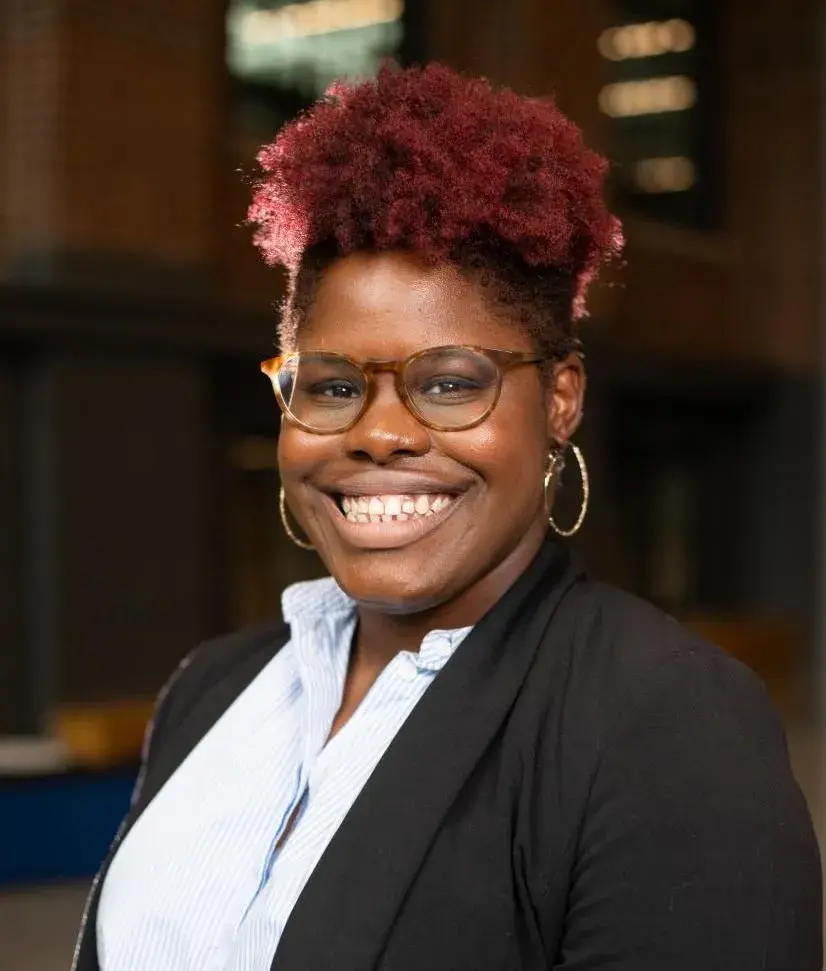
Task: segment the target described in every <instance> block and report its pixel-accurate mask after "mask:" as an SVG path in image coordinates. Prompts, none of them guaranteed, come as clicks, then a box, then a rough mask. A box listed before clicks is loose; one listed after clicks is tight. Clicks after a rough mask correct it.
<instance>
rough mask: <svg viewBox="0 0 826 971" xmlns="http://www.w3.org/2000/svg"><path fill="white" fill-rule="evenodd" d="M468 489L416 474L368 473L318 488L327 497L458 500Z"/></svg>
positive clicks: (432, 476)
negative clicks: (398, 497) (419, 496)
mask: <svg viewBox="0 0 826 971" xmlns="http://www.w3.org/2000/svg"><path fill="white" fill-rule="evenodd" d="M469 487H470V483H469V482H468V483H459V484H457V483H456V481H455V480H454V481H453V482H450V481H447V480H445V479H443V478H439V477H438V476H434V475H427V474H425V473H420V472H382V471H370V472H359V473H356V474H353V475H349V476H343V477H342V478H340V479H335V480H333V481H331V483H330V484H329V486H328V485H326V484H325V485H322V486H321V487H320V488H321V491H322V492H324V493H325V494H326V495H328V496H411V495H412V496H416V495H448V496H459V495H460V494H461V493H463V492H466V491H467V490H468V488H469ZM434 515H435V513H434ZM428 518H430V517H428Z"/></svg>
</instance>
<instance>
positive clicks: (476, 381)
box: [77, 66, 821, 971]
mask: <svg viewBox="0 0 826 971" xmlns="http://www.w3.org/2000/svg"><path fill="white" fill-rule="evenodd" d="M260 161H261V164H262V168H263V175H262V178H261V180H260V182H259V184H258V186H257V189H256V194H255V198H254V201H253V205H252V209H251V217H252V219H253V221H254V222H255V223H256V224H257V226H258V236H257V239H258V242H259V244H260V246H261V248H262V249H263V252H264V254H265V256H266V258H267V259H268V261H270V262H271V263H276V262H281V263H283V264H285V265H286V267H287V268H288V270H289V273H290V289H289V296H288V300H287V304H286V306H285V308H284V313H283V319H282V323H281V331H280V337H281V342H282V348H283V350H284V354H283V355H282V356H281V357H279V358H275V359H273V360H272V361H269V362H266V363H265V365H264V369H265V371H266V373H267V374H268V375H269V377H270V378H271V380H272V382H273V385H274V388H275V391H276V395H277V397H278V401H279V404H280V406H281V409H282V413H283V421H282V430H281V436H280V439H279V455H278V460H279V468H280V472H281V478H282V482H283V490H282V493H281V511H282V515H283V517H284V525H285V529H286V530H287V531H288V533H289V535H290V536H291V537H292V538H293V539H294V540H295V541H296V542H298V543H299V545H302V546H307V545H309V546H312V547H313V548H314V549H315V550H317V552H318V554H319V556H320V557H321V559H322V560H323V562H324V564H325V566H326V567H327V569H328V570H329V573H330V575H331V576H330V578H327V579H322V580H319V581H315V582H312V583H305V584H300V585H297V586H296V587H293V588H291V589H289V590H287V591H286V593H285V594H284V599H283V608H284V617H285V620H286V624H285V625H283V626H282V625H270V626H265V627H263V628H261V629H258V630H254V631H248V632H245V633H242V634H238V635H235V636H232V637H227V638H222V639H220V640H217V641H214V642H211V643H209V644H206V645H204V646H202V647H201V648H200V649H199V650H197V651H196V652H195V653H194V654H193V655H192V656H191V657H190V659H189V660H188V661H187V662H186V664H185V666H183V667H182V668H181V669H180V671H179V673H178V675H177V676H176V677H175V678H174V679H173V681H172V682H171V685H170V686H169V687H168V689H167V690H166V691H165V692H164V694H163V696H162V698H161V700H160V703H159V706H158V712H157V718H156V721H155V724H154V730H153V732H152V734H151V738H150V741H149V743H148V746H147V752H146V758H145V765H144V770H143V774H142V779H141V782H140V784H139V786H138V788H137V792H136V795H135V801H134V805H133V808H132V811H131V812H130V814H129V817H128V819H127V820H126V823H125V825H124V827H123V829H122V832H121V834H120V835H119V838H118V839H117V840H116V842H115V846H114V847H113V850H112V852H111V853H110V855H109V858H108V859H107V861H106V863H105V864H104V867H103V869H102V871H101V873H102V879H99V880H98V881H97V883H96V887H95V890H94V891H93V893H92V896H91V900H90V907H89V911H88V915H87V919H86V920H85V923H84V928H83V930H82V933H81V937H80V942H79V947H78V956H77V967H78V968H79V969H80V971H93V969H100V971H138V969H140V971H149V969H151V971H173V969H174V971H196V969H197V971H207V969H209V971H213V969H214V971H219V969H220V971H242V969H243V971H267V969H269V968H273V969H279V971H333V969H335V971H368V969H372V968H380V969H384V971H425V969H427V971H429V969H434V971H435V969H438V971H468V969H474V971H487V969H490V971H494V969H496V971H500V969H501V971H505V969H507V971H513V969H534V968H537V969H538V968H544V969H548V968H559V969H563V968H564V969H566V971H572V969H577V971H596V969H598V968H599V969H603V968H606V969H607V968H611V969H613V971H683V969H684V971H698V969H702V971H712V969H720V971H723V969H725V971H756V969H758V968H759V969H763V971H767V969H772V971H816V969H819V968H820V947H821V931H820V870H819V859H818V851H817V848H816V844H815V840H814V837H813V834H812V828H811V824H810V820H809V817H808V814H807V811H806V807H805V805H804V802H803V799H802V797H801V795H800V793H799V791H798V788H797V786H796V784H795V782H794V780H793V778H792V775H791V772H790V769H789V764H788V760H787V755H786V749H785V744H784V740H783V735H782V732H781V729H780V728H779V726H778V723H777V719H776V718H775V715H774V714H773V712H772V709H771V707H770V705H769V703H768V701H767V699H766V695H765V692H764V690H763V688H762V687H761V686H760V684H759V683H758V682H757V680H756V679H755V678H754V676H753V675H751V674H750V673H749V672H748V671H747V670H745V669H744V668H743V667H741V666H740V665H739V664H737V663H736V662H735V661H733V660H730V659H729V658H728V657H726V656H724V655H723V654H722V653H721V652H719V651H717V650H715V649H714V648H712V647H710V646H708V645H706V644H704V643H702V642H700V641H698V640H696V639H695V638H693V637H691V636H690V635H689V634H688V633H687V632H685V631H684V630H682V629H681V628H680V627H679V626H678V625H677V624H676V623H675V622H673V621H672V620H670V619H669V618H668V617H666V616H664V615H662V614H661V613H659V612H658V611H657V610H655V609H654V608H653V607H650V606H648V605H646V604H644V603H641V602H639V601H637V600H635V599H634V598H632V597H630V596H627V595H625V594H622V593H620V592H618V591H616V590H612V589H610V588H607V587H605V586H602V585H600V584H598V583H596V582H594V581H593V580H590V579H589V578H588V576H587V574H586V573H585V571H584V569H583V568H582V566H581V565H580V564H579V563H578V562H577V560H576V559H575V557H573V556H572V555H571V554H570V553H569V552H568V550H567V548H566V546H565V545H564V544H563V543H562V542H561V541H560V540H559V537H558V534H560V533H567V532H570V529H566V528H565V527H564V525H562V526H560V525H559V524H556V523H555V521H554V518H553V513H552V510H550V508H549V507H550V502H551V499H552V495H551V493H552V492H553V489H554V486H555V483H556V481H557V479H558V472H559V470H560V468H561V465H562V461H563V458H564V457H565V455H566V454H567V453H568V452H571V454H573V455H574V456H575V457H576V458H577V460H579V461H580V462H581V467H582V470H583V473H584V469H585V467H584V463H583V462H582V461H581V460H582V457H581V455H580V453H579V452H578V451H577V450H576V449H575V448H574V447H573V446H572V445H571V439H572V436H573V435H574V433H575V432H576V430H577V426H578V425H579V421H580V417H581V414H582V405H583V394H584V389H585V372H584V367H583V361H582V356H581V354H580V352H579V342H578V340H577V337H576V333H577V320H578V319H579V318H580V317H581V316H582V314H583V312H584V298H585V292H586V288H587V286H588V284H589V282H590V281H591V280H592V279H593V278H594V277H595V275H596V273H597V270H598V269H599V267H600V265H601V264H602V263H603V262H604V261H606V260H608V259H611V258H613V257H614V256H616V255H617V253H618V252H619V249H620V245H621V234H620V229H619V226H618V224H617V222H616V221H615V220H614V219H613V218H612V217H611V216H610V215H609V214H608V213H607V211H606V209H605V207H604V204H603V201H602V198H601V192H602V181H603V175H604V171H605V165H604V162H603V161H602V160H601V159H600V158H599V157H597V156H596V155H594V154H593V153H591V152H590V151H588V150H587V149H586V148H585V147H584V146H583V144H582V141H581V136H580V132H579V131H578V130H577V129H576V127H575V126H574V125H572V124H571V123H570V122H569V121H568V120H567V119H565V118H564V117H563V116H562V115H561V114H560V112H559V111H558V110H557V108H556V107H555V106H554V105H553V104H551V103H548V102H540V101H534V100H529V99H523V98H519V97H517V96H516V95H515V94H513V93H510V92H507V91H494V90H493V89H491V88H490V87H489V86H488V85H487V84H486V83H485V82H483V81H468V80H464V79H462V78H460V77H458V76H457V75H455V74H453V73H452V72H450V71H449V70H447V69H446V68H442V67H437V66H431V67H429V68H426V69H424V70H407V71H401V70H396V69H392V68H386V69H384V70H383V71H382V73H381V75H380V76H379V78H378V80H377V81H375V82H370V83H364V84H361V85H358V86H355V87H354V88H351V89H349V90H347V89H336V90H335V91H334V92H331V94H330V95H329V97H327V98H326V99H325V100H324V101H322V102H321V103H319V104H318V105H317V106H316V107H315V108H314V109H313V110H312V111H311V112H310V113H308V114H307V115H306V116H304V117H303V118H301V119H300V120H298V121H297V122H295V123H294V124H292V125H290V126H288V127H287V128H286V129H285V130H284V131H283V132H282V133H281V134H280V135H279V136H278V137H277V138H276V140H275V141H274V142H273V144H272V145H271V146H269V147H267V148H265V149H264V150H263V151H262V153H261V156H260ZM583 484H584V486H585V489H584V495H583V513H584V506H585V505H586V504H587V476H585V475H583ZM290 517H294V520H293V519H291V518H290ZM581 518H582V517H581V516H580V520H581ZM574 525H577V524H574Z"/></svg>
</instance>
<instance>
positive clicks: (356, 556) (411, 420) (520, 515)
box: [279, 252, 584, 622]
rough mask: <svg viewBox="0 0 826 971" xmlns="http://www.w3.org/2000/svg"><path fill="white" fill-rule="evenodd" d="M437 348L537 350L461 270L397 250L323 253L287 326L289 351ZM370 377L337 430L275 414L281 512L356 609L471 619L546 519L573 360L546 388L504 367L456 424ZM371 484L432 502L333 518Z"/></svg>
mask: <svg viewBox="0 0 826 971" xmlns="http://www.w3.org/2000/svg"><path fill="white" fill-rule="evenodd" d="M447 344H467V345H475V346H480V347H486V348H496V349H502V350H515V351H523V352H529V353H533V352H535V348H534V347H533V346H532V341H531V339H530V338H529V337H528V336H527V335H526V334H524V333H523V332H522V331H521V330H520V329H519V328H518V327H517V326H515V325H514V324H513V323H510V322H509V321H507V320H504V319H502V318H501V317H500V316H498V315H496V314H494V313H493V312H492V311H491V310H490V309H489V308H488V306H486V304H485V301H484V299H483V297H482V296H481V294H480V293H479V292H478V291H477V289H476V286H475V285H474V284H473V283H472V282H471V281H469V280H467V279H466V278H465V277H463V276H462V275H461V274H460V273H459V271H458V270H456V269H455V268H453V267H452V266H450V265H441V266H437V267H432V266H426V265H424V264H423V263H421V262H419V261H418V260H417V259H416V258H415V257H413V256H410V255H408V254H404V253H398V252H390V253H382V254H355V255H352V256H348V257H345V258H342V259H340V260H338V261H337V262H335V263H334V264H332V266H331V267H329V268H328V269H327V270H326V271H325V272H324V274H323V275H322V277H321V280H320V283H319V285H318V289H317V291H316V294H315V299H314V301H313V302H312V305H311V306H310V308H309V310H308V312H307V314H306V317H305V319H304V321H303V322H302V324H301V327H300V331H299V335H298V350H300V351H308V350H325V351H330V352H338V353H341V354H345V355H347V356H348V357H350V358H353V359H355V360H356V361H361V362H364V361H367V360H370V359H379V360H387V359H393V360H403V359H405V358H407V357H408V356H410V355H411V354H414V353H416V352H417V351H421V350H423V349H425V348H429V347H436V346H444V345H447ZM374 380H375V381H376V382H377V392H376V394H375V397H374V398H373V399H372V400H371V403H370V406H369V407H368V408H367V410H366V411H365V412H364V414H363V415H362V416H361V418H360V419H359V421H358V422H357V423H356V424H355V425H354V426H353V427H352V428H350V429H349V430H347V431H345V432H341V433H337V434H332V435H315V434H312V433H309V432H306V431H303V430H302V429H300V428H297V427H295V426H294V425H291V424H290V423H289V422H287V421H283V422H282V430H281V437H280V441H279V466H280V470H281V478H282V482H283V485H284V488H285V490H286V493H287V500H288V504H289V507H290V510H291V511H292V513H293V515H294V516H295V518H296V519H297V521H298V523H299V525H300V527H301V528H302V529H303V531H304V532H305V533H306V534H307V536H308V538H309V540H310V541H311V542H312V544H313V545H314V547H315V548H316V550H317V551H318V553H319V555H320V556H321V558H322V560H323V561H324V564H325V566H326V567H327V569H328V570H329V571H330V573H331V574H332V576H334V577H335V578H336V580H337V581H338V582H339V584H340V585H341V586H342V588H343V589H344V590H345V591H346V592H347V593H348V594H349V595H350V596H351V597H353V598H354V599H355V600H357V601H358V602H359V603H361V604H362V605H365V606H368V605H369V606H371V607H374V608H378V609H380V610H384V611H388V612H396V613H413V612H418V611H422V610H428V609H431V608H434V607H437V606H441V605H444V604H447V603H449V602H453V601H455V600H457V599H458V598H462V599H463V601H464V600H467V601H468V610H469V611H470V613H474V612H475V613H478V614H479V615H481V613H483V612H484V611H485V610H487V609H488V607H489V606H490V605H491V604H490V603H484V602H482V601H484V599H485V594H484V591H485V590H486V589H487V588H489V587H490V580H489V578H490V577H491V576H496V577H498V578H499V580H500V582H499V583H496V584H494V586H498V587H502V589H499V590H497V591H495V593H494V599H495V598H496V597H498V596H499V595H501V593H502V592H503V589H504V588H505V587H506V586H508V585H510V583H511V582H513V580H514V579H516V577H517V576H518V575H519V573H521V572H522V570H523V569H524V568H525V567H526V566H527V565H528V563H529V562H530V560H531V558H532V557H533V556H534V554H535V553H536V551H537V549H538V547H539V545H540V544H541V541H542V537H543V536H544V533H545V531H546V529H547V511H546V507H545V498H544V488H543V477H544V473H545V469H546V464H547V461H548V452H549V449H550V447H551V445H552V443H553V441H554V439H559V440H562V441H564V440H566V439H567V438H568V437H569V436H570V435H571V434H572V432H573V431H574V430H575V428H576V425H577V424H578V422H579V417H580V411H581V403H582V392H583V387H584V378H583V374H582V370H581V366H580V364H579V361H578V360H577V359H575V358H574V359H571V360H570V361H568V362H566V363H565V364H564V365H561V366H560V367H559V369H558V372H557V375H556V380H555V382H553V385H554V386H553V387H552V388H548V387H547V386H546V385H544V384H543V382H542V379H541V372H540V369H539V367H537V366H536V365H527V366H523V367H518V368H515V369H513V370H511V371H509V372H507V373H506V374H505V376H504V379H503V384H502V392H501V396H500V398H499V401H498V404H497V405H496V407H495V409H494V410H493V412H492V413H491V414H490V416H489V417H488V418H487V419H486V420H485V421H483V422H482V423H481V424H479V425H477V426H476V427H474V428H469V429H466V430H464V431H449V432H443V431H434V430H432V429H430V428H427V427H426V426H425V425H423V424H422V423H421V422H419V421H418V420H417V419H416V418H415V417H414V416H413V415H412V414H411V413H410V411H408V409H407V408H406V407H405V405H404V404H403V403H402V401H401V400H400V398H399V397H398V395H397V393H396V389H395V384H394V375H393V374H391V373H389V372H378V373H377V374H376V375H375V378H374ZM371 496H382V497H384V498H385V500H387V498H388V497H391V496H396V497H407V501H408V502H410V501H415V500H416V498H419V501H420V505H419V508H420V509H423V508H425V507H424V501H425V500H424V499H421V497H422V496H426V497H427V501H428V502H429V503H430V505H431V506H432V505H433V500H434V497H437V496H441V497H444V498H443V499H442V500H441V501H440V502H438V503H437V504H436V505H437V510H436V511H435V512H434V513H433V515H429V516H425V517H424V518H422V519H417V522H416V523H415V524H414V523H412V522H411V521H410V520H408V521H406V522H402V523H398V524H395V523H394V522H388V523H386V524H382V526H381V528H380V529H376V528H372V527H371V524H359V523H353V522H351V521H348V519H347V518H345V515H344V513H343V512H342V497H347V499H348V500H349V502H348V504H347V505H348V506H350V504H351V503H354V502H356V501H357V499H358V498H359V497H367V498H369V497H371ZM351 508H355V507H351ZM406 508H408V509H409V506H407V507H406ZM362 527H364V528H362ZM394 530H397V532H394ZM475 600H479V601H480V602H479V603H478V604H475V606H474V601H475ZM475 619H476V618H471V620H470V621H468V622H473V620H475Z"/></svg>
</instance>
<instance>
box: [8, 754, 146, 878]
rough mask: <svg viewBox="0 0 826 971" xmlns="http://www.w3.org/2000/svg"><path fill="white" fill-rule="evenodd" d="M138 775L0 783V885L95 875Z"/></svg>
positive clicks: (75, 776)
mask: <svg viewBox="0 0 826 971" xmlns="http://www.w3.org/2000/svg"><path fill="white" fill-rule="evenodd" d="M137 771H138V770H137V767H134V768H128V769H118V770H117V771H111V772H100V773H93V772H72V773H66V774H61V775H52V776H41V777H37V778H5V779H0V885H3V884H6V885H10V884H16V885H20V884H25V883H32V882H46V881H51V880H76V879H84V878H89V877H91V876H93V875H94V873H95V872H96V871H97V869H98V866H99V865H100V863H101V861H102V860H103V858H104V856H105V855H106V851H107V850H108V849H109V844H110V843H111V841H112V839H113V837H114V835H115V832H116V831H117V828H118V826H119V825H120V822H121V820H122V819H123V817H124V816H125V815H126V812H127V810H128V809H129V800H130V797H131V794H132V787H133V785H134V783H135V778H136V776H137Z"/></svg>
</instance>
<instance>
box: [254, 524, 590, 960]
mask: <svg viewBox="0 0 826 971" xmlns="http://www.w3.org/2000/svg"><path fill="white" fill-rule="evenodd" d="M578 576H579V574H578V573H577V571H576V570H575V569H574V568H572V567H571V565H570V561H569V558H568V554H567V552H566V551H565V550H564V548H562V547H560V546H559V545H557V544H556V543H554V542H552V541H550V540H548V541H546V543H545V544H544V545H543V547H542V549H541V550H540V552H539V554H538V555H537V557H536V559H535V560H534V562H533V564H532V565H531V566H530V567H529V568H528V570H527V571H526V572H525V573H524V574H523V575H522V576H521V577H520V579H519V580H517V582H516V583H515V584H514V586H513V587H512V588H511V589H510V590H509V591H508V592H507V593H506V594H505V596H504V597H503V598H502V600H501V601H500V602H499V603H498V604H497V605H496V607H494V609H493V610H492V611H491V612H490V613H489V614H488V615H486V616H485V617H484V618H483V619H482V620H481V621H480V622H479V624H477V626H476V627H475V628H474V630H473V631H472V632H471V633H470V634H469V635H468V637H467V638H466V639H465V641H464V642H463V643H462V645H461V646H460V647H459V648H458V650H457V651H456V654H455V655H454V656H453V658H451V660H450V661H449V662H448V664H447V665H446V666H445V668H444V670H443V671H442V672H441V674H440V675H439V677H438V678H437V679H436V681H435V682H434V683H433V685H432V686H431V687H430V688H429V689H428V691H427V692H426V694H425V695H424V697H423V698H422V700H421V701H420V702H419V704H418V705H417V706H416V708H415V709H414V710H413V712H412V714H411V715H410V717H409V718H408V719H407V721H406V722H405V724H404V726H403V727H402V729H401V731H400V732H399V734H398V735H397V736H396V738H395V739H394V740H393V742H392V743H391V745H390V747H389V749H388V750H387V752H386V753H385V755H384V757H383V758H382V760H381V762H380V763H379V765H378V766H377V768H376V770H375V772H374V773H373V775H372V776H371V777H370V779H369V780H368V782H367V784H366V786H365V787H364V789H363V790H362V792H361V793H360V795H359V797H358V798H357V799H356V801H355V803H354V804H353V806H352V808H351V810H350V812H349V813H348V815H347V816H346V818H345V820H344V822H343V824H342V825H341V827H340V829H339V830H338V832H337V833H336V835H335V836H334V837H333V839H332V841H331V842H330V845H329V846H328V848H327V850H326V851H325V853H324V855H323V856H322V858H321V860H320V861H319V863H318V866H317V867H316V869H315V871H314V872H313V874H312V876H311V877H310V880H309V881H308V883H307V885H306V887H305V888H304V891H303V892H302V894H301V896H300V897H299V899H298V902H297V903H296V906H295V908H294V910H293V912H292V914H291V916H290V918H289V920H288V921H287V925H286V927H285V929H284V933H283V935H282V937H281V940H280V942H279V946H278V950H277V953H276V956H275V959H274V961H273V964H272V971H331V969H333V968H335V969H336V971H370V969H372V968H374V967H375V965H376V963H377V962H378V960H379V958H380V957H381V953H382V951H383V949H384V944H385V941H386V939H387V936H388V934H389V932H390V929H391V926H392V923H393V920H394V918H395V915H396V913H397V912H398V910H399V908H400V906H401V904H402V901H403V899H404V896H405V893H406V891H407V889H408V887H409V886H410V883H411V882H412V880H413V879H414V877H415V875H416V872H417V870H418V868H419V866H420V864H421V862H422V859H423V858H424V856H425V854H426V852H427V849H428V847H429V845H430V844H431V841H432V839H433V837H434V836H435V834H436V832H437V830H438V828H439V825H440V823H441V821H442V819H443V818H444V816H445V814H446V813H447V811H448V809H449V808H450V806H451V804H452V803H453V801H454V800H455V798H456V796H457V794H458V793H459V791H460V790H461V788H462V786H463V785H464V783H465V781H466V780H467V779H468V777H469V775H470V773H471V772H472V770H473V768H474V766H475V765H476V764H477V762H478V761H479V759H480V757H481V756H482V754H483V752H484V751H485V749H486V747H487V746H488V744H489V742H490V741H491V739H492V738H493V736H494V735H495V734H496V732H497V731H498V729H499V727H500V726H501V724H502V722H503V721H504V719H505V718H506V716H507V713H508V711H509V710H510V708H511V707H512V705H513V702H514V699H515V697H516V695H517V694H518V692H519V690H520V688H521V687H522V685H523V683H524V681H525V678H526V676H527V674H528V671H529V668H530V666H531V663H532V661H533V659H534V657H535V655H536V651H537V649H538V646H539V644H540V643H541V641H542V638H543V635H544V632H545V629H546V628H547V626H548V624H549V622H550V620H551V618H552V616H553V614H554V611H555V609H556V607H557V605H558V603H559V601H560V600H561V599H562V597H563V595H564V594H565V592H566V591H567V590H568V589H569V588H570V586H571V585H572V584H573V583H575V582H576V580H577V578H578ZM494 672H495V676H494ZM446 743H447V744H446Z"/></svg>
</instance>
